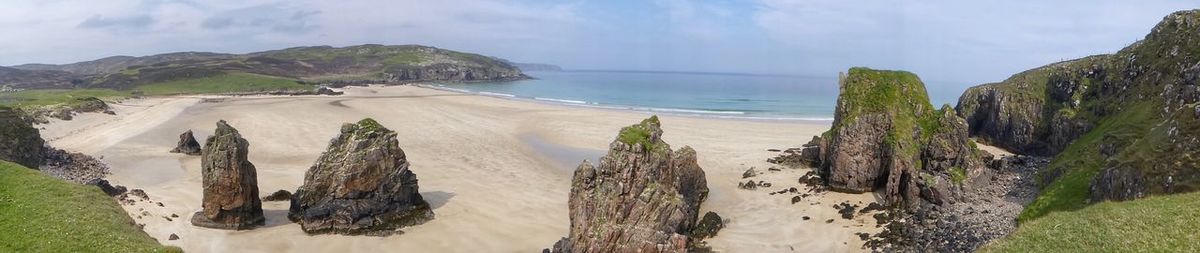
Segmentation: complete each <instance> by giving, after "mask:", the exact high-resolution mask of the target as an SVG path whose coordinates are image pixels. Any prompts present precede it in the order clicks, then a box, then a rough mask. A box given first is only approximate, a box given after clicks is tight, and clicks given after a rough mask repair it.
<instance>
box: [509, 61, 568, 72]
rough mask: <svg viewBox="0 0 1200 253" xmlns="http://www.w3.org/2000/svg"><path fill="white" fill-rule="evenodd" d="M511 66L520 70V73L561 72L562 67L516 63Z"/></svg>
mask: <svg viewBox="0 0 1200 253" xmlns="http://www.w3.org/2000/svg"><path fill="white" fill-rule="evenodd" d="M512 64H513V66H517V68H519V69H521V71H562V70H563V69H562V67H559V66H558V65H551V64H544V63H517V62H514V63H512Z"/></svg>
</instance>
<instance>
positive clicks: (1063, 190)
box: [1017, 103, 1158, 222]
mask: <svg viewBox="0 0 1200 253" xmlns="http://www.w3.org/2000/svg"><path fill="white" fill-rule="evenodd" d="M1154 108H1158V107H1157V106H1155V105H1154V103H1143V104H1141V105H1138V106H1135V107H1131V108H1128V109H1127V110H1125V111H1123V112H1121V113H1119V114H1117V115H1114V116H1113V117H1108V118H1106V119H1105V120H1103V121H1101V122H1100V124H1099V125H1098V126H1097V127H1096V128H1095V129H1093V130H1092V131H1090V132H1088V133H1087V134H1084V135H1083V136H1081V137H1080V138H1079V139H1077V140H1075V141H1074V142H1073V143H1071V145H1069V146H1067V148H1066V150H1064V151H1063V152H1062V153H1060V154H1059V155H1058V156H1056V157H1055V158H1054V160H1053V161H1051V162H1050V165H1049V166H1047V168H1046V169H1044V170H1043V171H1041V172H1040V173H1042V174H1039V176H1040V177H1050V176H1052V175H1053V174H1054V173H1056V172H1057V173H1060V174H1059V176H1058V178H1057V179H1054V180H1053V182H1052V183H1050V184H1048V185H1046V186H1045V187H1043V189H1042V193H1041V194H1040V195H1038V197H1037V199H1035V200H1034V201H1033V203H1030V204H1029V206H1026V207H1025V210H1024V211H1022V212H1021V215H1020V216H1018V217H1017V220H1018V221H1020V222H1026V221H1030V220H1033V219H1036V218H1038V217H1041V216H1044V215H1046V214H1049V213H1050V212H1054V211H1069V210H1077V209H1080V208H1083V207H1085V206H1087V205H1088V194H1089V192H1088V189H1089V187H1090V185H1091V182H1092V178H1094V177H1095V176H1096V174H1098V173H1099V172H1100V169H1101V168H1102V167H1103V166H1104V165H1105V159H1104V158H1103V157H1101V155H1100V151H1099V146H1100V144H1101V141H1102V140H1103V139H1104V136H1105V135H1114V136H1138V135H1140V134H1141V133H1144V132H1146V131H1148V129H1149V128H1150V127H1151V125H1152V124H1154V123H1155V122H1157V121H1155V120H1153V118H1154V117H1156V113H1154V112H1153V110H1154ZM1126 151H1127V152H1143V151H1141V150H1135V149H1126ZM1151 152H1152V151H1151ZM1043 181H1048V180H1043Z"/></svg>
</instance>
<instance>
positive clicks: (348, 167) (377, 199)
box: [288, 118, 433, 236]
mask: <svg viewBox="0 0 1200 253" xmlns="http://www.w3.org/2000/svg"><path fill="white" fill-rule="evenodd" d="M408 167H409V163H408V161H407V160H405V156H404V150H401V149H400V145H399V142H398V141H397V140H396V132H394V131H392V130H388V129H387V128H384V127H383V126H382V125H380V124H379V122H376V121H375V120H373V119H369V118H368V119H363V120H362V121H359V122H358V123H356V124H344V125H342V130H341V135H339V136H338V137H336V138H334V139H333V140H332V141H330V142H329V148H328V149H326V150H325V152H324V153H322V154H321V156H320V157H319V158H318V159H317V162H316V163H315V164H313V166H312V167H311V168H309V169H308V172H306V173H305V174H304V185H302V186H300V189H297V190H296V193H295V194H293V195H292V199H291V208H290V210H289V212H288V218H289V219H291V220H292V221H295V222H297V223H300V226H301V228H303V229H304V232H307V233H310V234H324V233H332V234H347V235H358V234H367V235H380V236H382V235H390V234H392V233H395V232H397V229H399V228H402V227H406V226H412V225H417V224H421V223H425V222H426V221H429V220H431V219H433V210H431V209H430V207H429V204H428V203H426V202H425V199H423V198H422V197H421V194H420V192H419V190H418V188H417V175H416V174H413V172H412V171H411V170H409V168H408Z"/></svg>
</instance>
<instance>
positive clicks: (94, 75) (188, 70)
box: [0, 45, 528, 90]
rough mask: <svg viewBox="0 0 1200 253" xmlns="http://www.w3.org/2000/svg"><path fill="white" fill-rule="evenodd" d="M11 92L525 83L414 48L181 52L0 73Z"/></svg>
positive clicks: (509, 69) (492, 66)
mask: <svg viewBox="0 0 1200 253" xmlns="http://www.w3.org/2000/svg"><path fill="white" fill-rule="evenodd" d="M0 71H5V72H0V84H6V85H9V86H12V87H13V88H23V89H44V88H109V89H122V90H123V89H132V88H136V87H138V86H142V85H150V84H159V83H167V82H177V81H184V80H192V79H203V78H213V77H218V76H227V75H231V74H256V75H260V76H266V77H272V78H279V79H290V80H295V81H301V82H307V83H333V84H346V83H410V82H423V81H446V82H473V81H504V80H519V79H525V78H528V77H527V76H525V74H523V73H522V72H521V70H520V69H518V68H517V67H515V66H513V65H511V64H509V63H508V62H507V61H504V60H502V59H498V58H493V57H488V56H483V55H478V54H471V53H464V52H458V51H451V50H445V49H439V48H434V47H428V46H420V45H400V46H385V45H359V46H350V47H341V48H337V47H330V46H318V47H297V48H288V49H282V50H272V51H265V52H257V53H249V54H219V53H199V52H184V53H170V54H160V55H152V56H144V57H129V56H114V57H108V58H104V59H99V60H94V61H86V62H79V63H72V64H63V65H47V64H25V65H19V66H14V67H13V68H5V69H4V70H0Z"/></svg>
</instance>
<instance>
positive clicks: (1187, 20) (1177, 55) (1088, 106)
mask: <svg viewBox="0 0 1200 253" xmlns="http://www.w3.org/2000/svg"><path fill="white" fill-rule="evenodd" d="M1198 82H1200V10H1188V11H1180V12H1175V13H1172V14H1170V15H1168V16H1167V17H1165V18H1163V20H1162V21H1161V22H1159V23H1158V24H1157V25H1156V26H1155V27H1154V28H1153V30H1151V32H1150V33H1149V34H1148V35H1146V37H1145V39H1143V40H1141V41H1139V42H1136V43H1134V44H1132V45H1130V46H1128V47H1126V48H1124V49H1122V50H1120V51H1118V52H1117V53H1115V54H1108V55H1097V56H1091V57H1086V58H1082V59H1077V60H1071V61H1065V62H1059V63H1054V64H1050V65H1047V66H1043V67H1040V68H1036V69H1032V70H1028V71H1025V72H1022V73H1018V74H1016V75H1013V76H1012V77H1010V78H1008V79H1006V80H1004V81H1003V82H999V83H993V84H985V85H981V86H978V87H973V88H971V89H969V90H967V91H966V92H965V93H964V94H963V95H962V97H961V98H960V99H959V104H958V106H957V111H958V112H959V115H961V116H962V117H963V118H966V119H967V121H968V122H969V123H970V134H971V135H973V136H976V137H977V138H978V139H979V140H981V141H984V142H988V143H991V144H993V145H996V146H1000V147H1004V148H1008V149H1010V150H1013V151H1017V152H1019V153H1024V154H1036V155H1052V156H1055V158H1054V161H1053V162H1052V163H1051V164H1050V166H1049V167H1048V168H1047V169H1045V170H1043V171H1041V172H1039V175H1041V176H1040V178H1041V181H1042V182H1043V185H1044V190H1043V193H1042V197H1039V199H1038V200H1037V201H1035V202H1034V203H1033V204H1032V205H1030V207H1029V208H1028V209H1027V210H1026V212H1025V214H1023V216H1022V218H1023V219H1029V218H1033V217H1037V216H1040V215H1043V214H1045V213H1047V212H1049V211H1051V210H1073V209H1076V208H1079V207H1081V206H1083V205H1084V203H1086V201H1085V200H1086V199H1091V200H1092V201H1102V200H1127V199H1133V198H1139V197H1143V196H1147V195H1153V194H1167V193H1177V192H1189V191H1195V190H1196V189H1197V188H1198V187H1200V161H1198V160H1197V157H1196V156H1195V155H1194V154H1200V141H1198V140H1197V139H1196V138H1195V137H1194V136H1196V135H1197V134H1200V123H1197V121H1196V118H1197V117H1200V108H1198V107H1197V102H1198V101H1200V89H1198V88H1197V84H1198Z"/></svg>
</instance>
